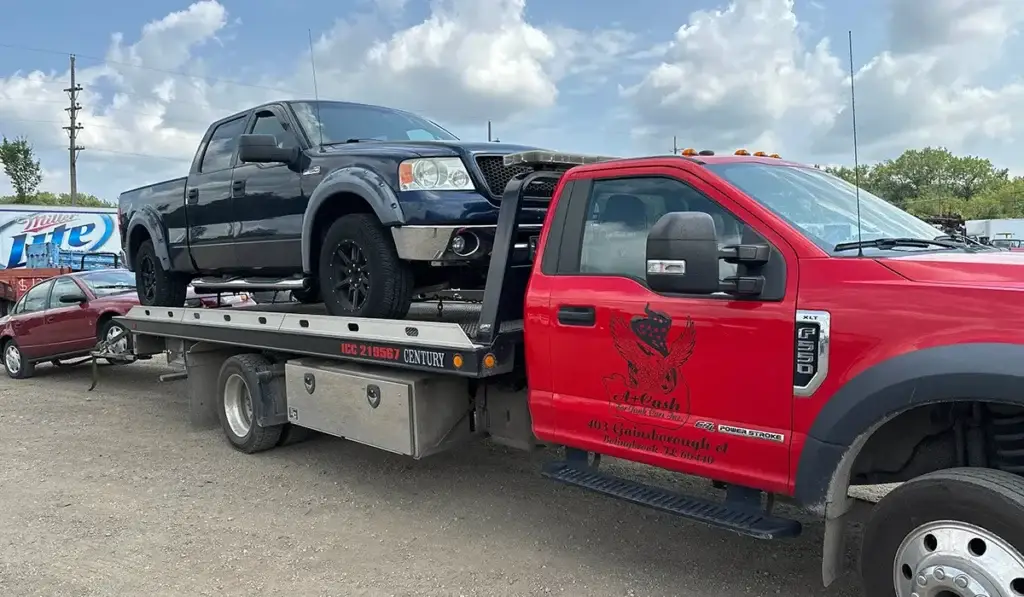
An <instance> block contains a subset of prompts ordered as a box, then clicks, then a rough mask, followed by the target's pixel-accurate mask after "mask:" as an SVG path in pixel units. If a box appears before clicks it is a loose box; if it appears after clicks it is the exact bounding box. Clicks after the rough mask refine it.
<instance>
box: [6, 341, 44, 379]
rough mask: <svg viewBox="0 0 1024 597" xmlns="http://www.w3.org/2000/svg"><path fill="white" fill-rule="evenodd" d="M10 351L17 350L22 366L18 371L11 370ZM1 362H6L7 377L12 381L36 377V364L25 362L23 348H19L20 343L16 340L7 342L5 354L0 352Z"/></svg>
mask: <svg viewBox="0 0 1024 597" xmlns="http://www.w3.org/2000/svg"><path fill="white" fill-rule="evenodd" d="M9 349H13V350H16V351H17V353H18V361H19V362H20V366H19V367H18V369H17V370H11V368H10V366H9V365H8V363H7V351H8V350H9ZM0 360H3V362H4V371H6V372H7V377H10V378H12V379H28V378H29V377H32V376H33V375H35V372H36V364H35V363H32V362H29V361H26V360H25V355H24V354H22V352H21V347H20V346H18V342H17V341H16V340H15V339H14V338H11V339H9V340H8V341H7V342H4V345H3V352H0Z"/></svg>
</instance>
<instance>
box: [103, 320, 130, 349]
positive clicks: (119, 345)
mask: <svg viewBox="0 0 1024 597" xmlns="http://www.w3.org/2000/svg"><path fill="white" fill-rule="evenodd" d="M120 333H121V328H120V327H118V326H116V325H115V326H111V328H110V329H109V330H107V341H108V342H109V341H110V340H112V339H113V338H114V336H116V335H118V334H120ZM109 350H110V352H113V353H117V354H123V353H126V352H128V337H127V336H123V337H122V338H121V339H119V340H118V341H117V342H114V343H113V344H110V345H109Z"/></svg>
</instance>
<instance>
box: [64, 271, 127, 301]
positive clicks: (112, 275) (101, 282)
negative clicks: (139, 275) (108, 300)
mask: <svg viewBox="0 0 1024 597" xmlns="http://www.w3.org/2000/svg"><path fill="white" fill-rule="evenodd" d="M78 279H79V280H81V281H82V282H83V283H84V284H85V285H86V286H88V287H89V290H91V291H92V293H93V294H95V295H96V296H109V295H111V294H121V293H122V292H128V291H134V290H135V274H133V273H132V272H130V271H128V270H126V269H106V270H97V271H94V272H89V273H86V274H79V276H78Z"/></svg>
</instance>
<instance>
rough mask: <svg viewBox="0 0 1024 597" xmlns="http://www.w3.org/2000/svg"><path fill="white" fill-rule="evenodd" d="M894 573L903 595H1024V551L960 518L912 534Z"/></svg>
mask: <svg viewBox="0 0 1024 597" xmlns="http://www.w3.org/2000/svg"><path fill="white" fill-rule="evenodd" d="M893 572H894V581H895V585H896V593H897V595H898V597H1022V596H1024V555H1021V553H1020V551H1018V550H1016V549H1015V548H1014V547H1013V546H1012V545H1010V544H1009V543H1007V542H1006V541H1004V540H1003V539H1002V538H1000V537H999V536H998V535H995V534H994V533H991V532H989V531H988V530H986V529H982V528H980V527H976V526H974V525H971V524H967V523H964V522H959V521H937V522H931V523H928V524H926V525H922V526H920V527H918V528H917V529H915V530H914V531H913V532H911V533H910V534H909V535H907V538H906V539H904V540H903V543H902V544H901V545H900V548H899V549H898V550H897V552H896V561H895V566H894V571H893Z"/></svg>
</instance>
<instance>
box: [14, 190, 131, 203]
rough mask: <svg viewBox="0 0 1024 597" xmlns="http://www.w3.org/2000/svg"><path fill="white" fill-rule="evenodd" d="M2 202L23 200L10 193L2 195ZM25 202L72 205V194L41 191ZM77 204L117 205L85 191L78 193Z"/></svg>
mask: <svg viewBox="0 0 1024 597" xmlns="http://www.w3.org/2000/svg"><path fill="white" fill-rule="evenodd" d="M0 203H21V202H19V201H18V197H17V196H16V195H8V196H6V197H0ZM24 203H25V204H28V205H71V195H70V194H69V193H51V192H49V191H41V192H39V193H35V194H34V195H32V196H31V197H29V199H28V201H25V202H24ZM75 205H77V206H79V207H115V205H114V204H113V203H111V202H109V201H104V200H103V199H100V198H99V197H97V196H95V195H89V194H85V193H78V196H77V197H76V200H75Z"/></svg>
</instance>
